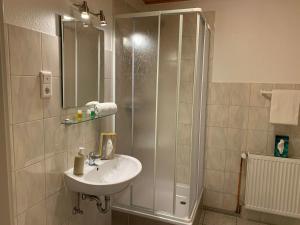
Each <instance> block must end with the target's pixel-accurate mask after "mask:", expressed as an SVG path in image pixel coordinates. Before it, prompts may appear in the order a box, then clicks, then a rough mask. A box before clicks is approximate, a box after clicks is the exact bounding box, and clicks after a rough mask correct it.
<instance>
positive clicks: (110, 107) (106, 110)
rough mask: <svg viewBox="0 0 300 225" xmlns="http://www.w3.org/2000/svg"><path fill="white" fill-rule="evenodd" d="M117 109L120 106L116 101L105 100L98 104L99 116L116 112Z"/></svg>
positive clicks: (97, 111)
mask: <svg viewBox="0 0 300 225" xmlns="http://www.w3.org/2000/svg"><path fill="white" fill-rule="evenodd" d="M117 110H118V107H117V105H116V103H114V102H104V103H99V104H97V105H96V113H97V115H98V116H107V115H111V114H115V113H116V112H117Z"/></svg>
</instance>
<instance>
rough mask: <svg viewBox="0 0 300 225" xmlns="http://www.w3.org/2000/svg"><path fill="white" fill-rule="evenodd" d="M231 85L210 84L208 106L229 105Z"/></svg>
mask: <svg viewBox="0 0 300 225" xmlns="http://www.w3.org/2000/svg"><path fill="white" fill-rule="evenodd" d="M230 93H231V84H229V83H228V84H227V83H211V84H209V86H208V98H207V104H208V105H229V103H230Z"/></svg>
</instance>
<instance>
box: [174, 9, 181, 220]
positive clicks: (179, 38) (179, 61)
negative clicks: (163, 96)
mask: <svg viewBox="0 0 300 225" xmlns="http://www.w3.org/2000/svg"><path fill="white" fill-rule="evenodd" d="M182 27H183V15H182V14H180V15H179V31H178V56H177V91H176V92H177V96H176V100H177V101H176V137H175V161H174V162H175V164H174V187H173V190H174V191H173V214H174V215H175V210H176V180H177V173H176V172H177V170H176V161H177V151H178V146H177V144H178V135H179V133H178V130H179V101H180V99H179V98H180V78H181V53H182V29H183V28H182Z"/></svg>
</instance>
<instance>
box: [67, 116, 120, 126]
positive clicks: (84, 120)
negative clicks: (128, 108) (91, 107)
mask: <svg viewBox="0 0 300 225" xmlns="http://www.w3.org/2000/svg"><path fill="white" fill-rule="evenodd" d="M112 115H115V113H111V114H107V115H104V116H95V118H90V117H89V118H82V119H81V120H77V119H74V118H76V115H74V116H73V117H72V119H71V118H65V119H64V120H63V121H62V122H61V124H64V125H66V126H70V125H75V124H80V123H85V122H89V121H93V120H98V119H101V118H105V117H109V116H112Z"/></svg>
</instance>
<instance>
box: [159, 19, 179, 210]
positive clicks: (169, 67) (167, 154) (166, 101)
mask: <svg viewBox="0 0 300 225" xmlns="http://www.w3.org/2000/svg"><path fill="white" fill-rule="evenodd" d="M160 29H161V30H160V51H159V54H160V58H159V80H158V113H157V151H156V188H155V210H156V211H158V212H161V211H162V212H163V213H167V214H173V203H174V177H175V170H174V168H175V149H176V125H177V122H176V116H177V113H176V112H177V98H176V96H177V75H179V74H177V69H178V43H179V15H172V16H161V28H160Z"/></svg>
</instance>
